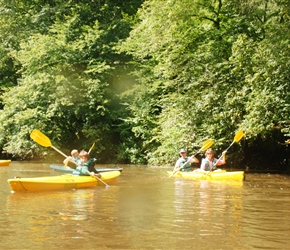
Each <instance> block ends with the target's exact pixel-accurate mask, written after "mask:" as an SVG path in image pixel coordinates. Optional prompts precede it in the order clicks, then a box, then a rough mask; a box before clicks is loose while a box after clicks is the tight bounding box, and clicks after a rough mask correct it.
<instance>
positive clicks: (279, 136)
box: [0, 0, 290, 165]
mask: <svg viewBox="0 0 290 250" xmlns="http://www.w3.org/2000/svg"><path fill="white" fill-rule="evenodd" d="M141 4H142V5H141ZM0 8H1V14H0V24H1V25H0V39H1V40H0V53H1V58H0V75H1V78H0V86H1V91H2V99H1V107H2V109H1V110H0V122H1V124H2V126H1V128H0V147H1V148H3V151H4V152H7V153H8V154H10V155H12V156H14V157H17V158H22V159H26V158H33V157H43V156H45V155H46V154H47V153H48V152H49V153H54V152H52V150H47V149H45V148H42V147H39V145H36V144H35V143H34V142H33V141H31V139H30V138H29V133H30V132H31V131H32V130H33V129H34V128H38V129H40V130H41V131H43V132H44V133H45V134H46V135H48V137H49V138H50V139H51V141H52V142H53V144H54V145H55V146H56V147H59V148H61V149H62V150H64V151H65V152H66V153H68V152H69V151H70V149H72V148H73V147H77V148H86V149H88V148H89V147H90V145H92V143H93V142H96V147H95V148H94V151H93V153H94V154H96V155H97V157H98V158H99V160H100V162H110V161H111V162H114V161H115V162H116V161H117V162H130V163H147V162H148V163H150V164H173V163H174V161H175V160H176V157H177V156H178V155H177V152H178V150H179V149H180V148H181V147H185V148H187V149H188V150H189V151H190V152H196V151H198V149H199V148H200V146H201V145H202V143H203V142H204V141H205V140H207V139H209V138H211V139H213V140H214V146H213V147H214V149H215V150H216V151H217V153H218V154H220V153H221V151H222V150H223V149H225V148H227V147H228V145H229V144H230V143H231V142H232V140H233V138H234V135H235V132H236V131H237V130H238V129H243V131H244V132H245V134H246V137H245V138H244V139H243V140H242V141H241V143H239V144H235V145H234V146H233V149H231V152H229V153H230V154H229V159H230V161H229V163H232V164H239V163H242V164H247V165H250V164H252V162H253V161H254V160H256V162H260V163H263V162H267V163H268V165H269V164H273V165H277V164H279V163H280V162H281V161H283V159H284V158H285V155H284V151H285V149H286V148H285V146H284V145H281V144H279V142H281V143H283V142H284V141H285V140H286V139H288V138H289V137H290V108H289V105H290V94H289V93H290V84H289V75H290V74H289V73H290V72H289V71H290V67H289V61H290V60H289V59H290V52H289V51H290V50H289V47H290V39H289V38H290V37H289V36H290V35H289V34H290V32H289V31H290V26H289V21H290V20H289V19H290V5H289V3H288V1H278V0H277V1H275V0H248V1H242V2H241V1H238V0H182V1H177V0H166V1H165V0H164V1H160V0H148V1H141V0H140V1H137V0H128V1H121V0H120V1H116V0H115V1H113V0H98V1H91V0H90V1H73V0H71V1H40V0H38V1H37V0H34V1H33V0H32V1H12V2H11V1H7V0H6V1H5V0H4V1H1V3H0ZM234 152H235V153H236V154H234ZM277 152H278V153H277ZM238 156H239V157H238ZM262 159H264V161H262Z"/></svg>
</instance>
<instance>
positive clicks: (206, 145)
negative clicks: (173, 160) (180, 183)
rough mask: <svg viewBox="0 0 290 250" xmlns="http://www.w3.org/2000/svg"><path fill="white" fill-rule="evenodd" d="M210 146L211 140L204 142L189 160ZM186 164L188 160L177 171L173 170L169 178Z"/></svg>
mask: <svg viewBox="0 0 290 250" xmlns="http://www.w3.org/2000/svg"><path fill="white" fill-rule="evenodd" d="M212 144H213V141H212V140H211V139H208V140H206V141H205V142H204V143H203V144H202V147H201V148H200V149H199V150H198V152H197V153H195V154H194V155H193V156H191V158H193V157H195V156H196V155H197V154H199V153H200V152H201V151H204V150H206V149H208V148H210V147H211V146H212ZM188 162H189V160H188V161H187V162H185V163H184V164H183V165H182V166H181V167H179V168H178V169H176V170H174V169H173V172H172V174H171V175H170V176H169V178H170V177H171V176H173V175H174V174H175V173H176V172H178V171H179V169H181V168H183V167H184V166H185V165H186V164H187V163H188Z"/></svg>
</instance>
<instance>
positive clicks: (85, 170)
mask: <svg viewBox="0 0 290 250" xmlns="http://www.w3.org/2000/svg"><path fill="white" fill-rule="evenodd" d="M95 162H96V159H95V158H90V159H89V160H87V161H86V162H85V163H84V164H81V165H79V166H77V167H76V170H75V171H74V172H73V174H74V175H90V174H89V172H90V169H91V167H94V165H95Z"/></svg>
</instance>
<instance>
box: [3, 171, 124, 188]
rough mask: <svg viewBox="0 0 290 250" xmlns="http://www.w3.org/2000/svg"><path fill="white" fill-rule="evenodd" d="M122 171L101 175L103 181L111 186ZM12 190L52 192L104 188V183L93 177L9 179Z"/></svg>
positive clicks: (62, 176)
mask: <svg viewBox="0 0 290 250" xmlns="http://www.w3.org/2000/svg"><path fill="white" fill-rule="evenodd" d="M120 174H121V173H120V171H110V172H103V173H101V176H102V177H101V178H100V179H101V180H102V181H104V182H105V183H107V184H111V183H113V182H114V181H116V179H117V178H118V177H119V176H120ZM7 181H8V184H9V185H10V188H11V189H12V190H13V191H15V192H25V191H51V190H62V189H77V188H88V187H94V186H104V184H103V183H102V182H100V181H99V180H97V179H96V178H95V177H92V176H76V175H71V174H67V175H58V176H45V177H33V178H20V177H15V178H14V179H8V180H7Z"/></svg>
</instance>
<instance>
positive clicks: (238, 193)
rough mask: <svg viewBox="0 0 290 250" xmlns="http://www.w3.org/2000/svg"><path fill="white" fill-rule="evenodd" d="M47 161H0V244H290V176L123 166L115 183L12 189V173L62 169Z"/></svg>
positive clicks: (4, 246)
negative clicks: (241, 176) (212, 177)
mask: <svg viewBox="0 0 290 250" xmlns="http://www.w3.org/2000/svg"><path fill="white" fill-rule="evenodd" d="M49 165H50V164H49V163H33V162H12V163H11V164H10V166H9V167H0V182H1V190H0V204H1V207H0V225H1V227H0V235H1V241H0V249H1V250H2V249H5V250H6V249H7V250H9V249H21V250H24V249H34V250H35V249H78V250H81V249H87V250H88V249H288V248H289V246H290V239H289V236H290V209H289V208H290V177H289V176H287V175H279V174H261V173H259V174H254V173H251V174H250V173H249V174H246V180H245V181H244V182H239V181H236V182H230V181H228V182H220V181H219V182H213V181H207V180H203V181H192V180H188V179H177V178H174V177H171V178H168V176H167V175H166V171H167V170H171V168H165V167H159V168H157V167H145V166H128V165H116V166H112V165H109V166H108V165H99V166H97V167H122V168H123V171H122V174H121V176H120V177H119V179H118V182H117V183H115V184H114V186H110V187H102V186H98V187H93V188H87V189H78V190H66V191H53V192H34V193H32V192H26V193H13V192H11V190H10V187H9V185H8V183H7V179H9V178H14V177H15V176H20V177H36V176H47V175H58V174H61V173H60V172H57V171H56V170H53V169H50V167H49Z"/></svg>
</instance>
